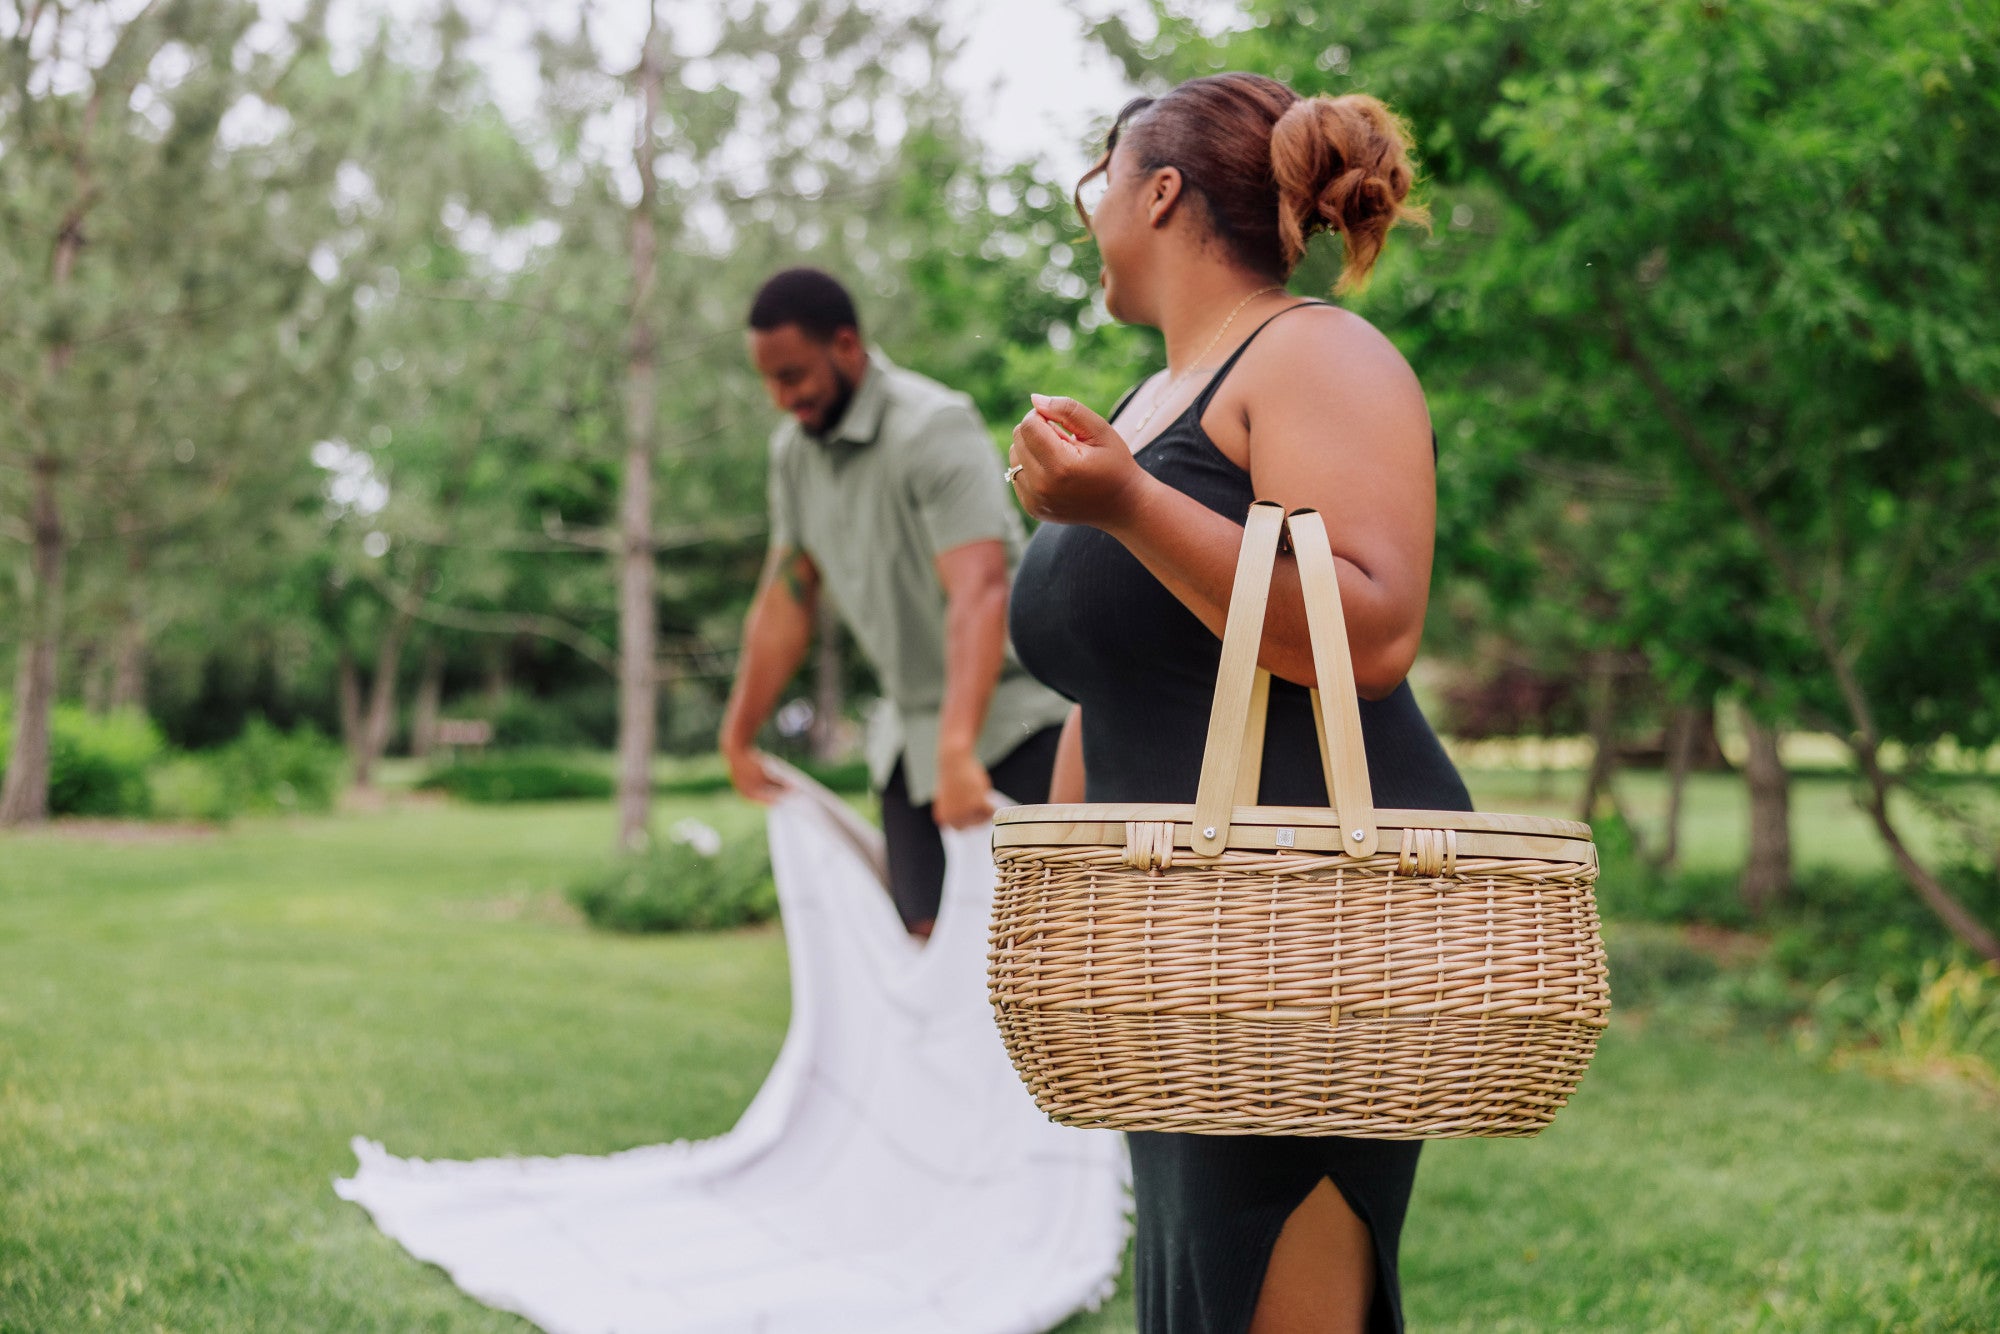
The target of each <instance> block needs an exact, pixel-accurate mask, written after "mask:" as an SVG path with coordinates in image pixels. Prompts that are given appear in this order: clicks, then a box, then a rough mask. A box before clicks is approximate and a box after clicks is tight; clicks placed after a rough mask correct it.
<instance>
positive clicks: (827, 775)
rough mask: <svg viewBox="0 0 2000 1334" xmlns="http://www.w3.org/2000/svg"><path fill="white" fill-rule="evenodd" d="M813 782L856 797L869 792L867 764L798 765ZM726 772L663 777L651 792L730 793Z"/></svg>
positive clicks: (703, 771)
mask: <svg viewBox="0 0 2000 1334" xmlns="http://www.w3.org/2000/svg"><path fill="white" fill-rule="evenodd" d="M798 767H799V768H800V769H801V770H803V771H804V772H805V773H806V774H807V775H808V776H809V777H811V778H812V780H813V781H814V782H816V783H818V784H819V785H820V786H822V787H824V788H826V789H828V790H829V791H832V792H838V793H840V794H842V795H843V796H859V795H860V794H862V793H864V792H867V791H868V790H869V786H870V785H869V781H868V762H867V761H866V760H848V761H845V762H842V763H839V764H820V763H818V762H810V761H809V762H807V763H805V764H801V765H799V766H798ZM731 790H732V789H731V786H730V782H729V771H728V770H727V769H721V768H714V769H708V768H703V769H696V770H693V771H691V772H686V773H678V774H675V775H673V776H672V777H670V778H662V779H660V780H659V781H658V782H656V783H654V784H653V791H654V792H656V793H658V794H659V795H660V796H663V797H713V796H720V795H721V794H722V793H724V792H728V791H731Z"/></svg>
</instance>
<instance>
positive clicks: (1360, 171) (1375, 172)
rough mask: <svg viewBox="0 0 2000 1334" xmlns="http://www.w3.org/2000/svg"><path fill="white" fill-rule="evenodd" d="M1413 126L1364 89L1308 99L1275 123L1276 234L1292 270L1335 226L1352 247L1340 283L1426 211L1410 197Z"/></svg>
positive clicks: (1361, 271) (1363, 271)
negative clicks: (1392, 233)
mask: <svg viewBox="0 0 2000 1334" xmlns="http://www.w3.org/2000/svg"><path fill="white" fill-rule="evenodd" d="M1410 158H1411V141H1410V132H1409V130H1408V128H1407V127H1406V126H1404V124H1403V122H1402V121H1401V120H1400V119H1399V118H1398V117H1397V116H1396V114H1395V113H1394V112H1393V111H1391V110H1389V108H1388V107H1386V106H1384V105H1383V104H1382V103H1381V102H1380V101H1378V100H1377V99H1375V98H1373V97H1370V96H1368V95H1367V94H1366V93H1348V94H1346V95H1345V96H1342V97H1302V98H1300V99H1298V100H1297V101H1296V102H1293V103H1292V104H1291V105H1290V106H1289V107H1287V108H1286V109H1285V112H1284V114H1283V115H1282V116H1280V117H1279V118H1278V123H1277V124H1276V125H1274V126H1272V128H1271V175H1272V176H1273V177H1274V178H1275V179H1276V181H1277V184H1278V240H1279V243H1280V245H1282V247H1283V249H1284V258H1285V264H1286V266H1287V267H1288V268H1289V267H1290V266H1292V265H1295V264H1297V263H1298V262H1299V257H1300V256H1302V255H1304V254H1305V250H1306V242H1307V241H1308V240H1310V239H1311V238H1312V236H1313V235H1314V234H1315V233H1317V232H1322V231H1336V232H1339V233H1340V237H1341V241H1342V243H1343V244H1344V246H1345V248H1346V259H1345V263H1344V264H1343V265H1342V267H1341V274H1340V288H1341V289H1342V290H1345V289H1347V288H1349V287H1352V286H1353V285H1354V284H1356V283H1358V282H1360V281H1362V280H1363V279H1365V278H1366V277H1367V276H1368V271H1369V270H1370V269H1372V268H1374V267H1375V261H1376V259H1377V258H1378V257H1379V256H1380V255H1381V253H1382V245H1383V243H1384V242H1385V241H1386V240H1387V239H1388V235H1389V229H1390V228H1391V227H1393V226H1394V225H1395V224H1396V223H1397V222H1399V221H1409V222H1422V221H1427V220H1428V215H1427V214H1426V213H1425V212H1424V211H1423V210H1422V209H1421V208H1417V207H1413V206H1411V205H1409V204H1408V203H1406V202H1405V201H1406V200H1408V198H1409V195H1410V186H1411V185H1412V183H1414V181H1415V179H1416V172H1415V170H1414V168H1413V167H1412V165H1411V160H1410Z"/></svg>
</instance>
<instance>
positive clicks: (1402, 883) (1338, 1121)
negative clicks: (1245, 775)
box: [990, 847, 1609, 1139]
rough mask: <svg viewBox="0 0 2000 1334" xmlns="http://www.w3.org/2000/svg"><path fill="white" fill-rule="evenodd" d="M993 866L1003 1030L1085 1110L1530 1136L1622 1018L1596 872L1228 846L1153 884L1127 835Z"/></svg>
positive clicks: (1253, 1129) (1161, 1121)
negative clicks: (1422, 871) (1609, 978)
mask: <svg viewBox="0 0 2000 1334" xmlns="http://www.w3.org/2000/svg"><path fill="white" fill-rule="evenodd" d="M996 858H997V860H998V865H999V873H1000V879H999V888H998V891H997V893H996V898H995V911H994V946H995V947H994V950H993V954H992V969H991V974H990V980H991V987H992V997H993V1002H994V1005H995V1008H996V1010H997V1012H998V1014H999V1016H1000V1028H1001V1033H1002V1036H1003V1038H1004V1039H1005V1040H1006V1043H1007V1045H1008V1048H1009V1050H1010V1051H1011V1052H1012V1053H1013V1055H1014V1059H1015V1064H1016V1066H1017V1067H1018V1068H1019V1069H1020V1071H1021V1073H1022V1077H1023V1079H1024V1081H1025V1082H1026V1083H1027V1086H1028V1090H1029V1092H1030V1093H1031V1094H1033V1095H1034V1098H1035V1101H1036V1102H1037V1103H1038V1104H1039V1105H1040V1106H1041V1108H1042V1110H1043V1111H1045V1112H1046V1113H1048V1115H1049V1116H1050V1117H1051V1118H1053V1119H1055V1120H1057V1121H1062V1122H1065V1123H1069V1124H1074V1125H1091V1126H1116V1127H1118V1128H1121V1129H1127V1130H1180V1131H1195V1132H1205V1133H1210V1134H1231V1133H1234V1134H1244V1133H1260V1134H1293V1135H1365V1136H1368V1137H1370V1138H1378V1139H1417V1138H1436V1137H1449V1136H1464V1135H1487V1136H1501V1135H1532V1134H1534V1133H1536V1132H1537V1131H1539V1130H1540V1129H1541V1128H1542V1127H1543V1126H1545V1125H1547V1124H1548V1122H1549V1119H1550V1118H1551V1117H1552V1116H1554V1115H1555V1113H1556V1110H1557V1109H1558V1108H1560V1107H1561V1106H1562V1105H1563V1103H1564V1102H1565V1101H1566V1100H1567V1098H1568V1097H1569V1094H1570V1092H1571V1091H1572V1090H1573V1089H1574V1088H1575V1087H1576V1084H1577V1081H1578V1080H1579V1079H1581V1078H1582V1075H1583V1071H1584V1067H1585V1066H1586V1065H1587V1064H1588V1063H1589V1061H1590V1058H1591V1055H1592V1053H1593V1052H1594V1051H1595V1050H1596V1046H1597V1037H1598V1034H1599V1032H1600V1031H1601V1028H1602V1025H1603V1023H1604V1022H1605V1018H1606V1015H1607V1012H1608V1010H1609V996H1608V990H1607V985H1606V977H1605V968H1604V954H1603V950H1602V948H1601V946H1600V945H1599V943H1598V923H1597V910H1596V906H1595V903H1594V901H1593V899H1592V895H1591V885H1592V883H1593V882H1594V880H1595V879H1596V874H1597V872H1596V868H1595V866H1592V865H1565V864H1562V863H1550V862H1544V861H1539V860H1535V859H1520V858H1514V859H1502V858H1477V859H1474V858H1467V859H1463V860H1461V861H1460V863H1459V865H1458V867H1457V871H1458V874H1457V876H1456V877H1455V878H1451V879H1443V878H1437V877H1423V876H1420V875H1405V874H1403V873H1402V872H1401V869H1400V867H1401V865H1402V864H1403V861H1404V859H1403V858H1400V857H1398V856H1388V855H1378V856H1375V857H1371V858H1367V859H1364V860H1361V861H1358V862H1357V861H1354V860H1351V859H1348V858H1344V857H1339V856H1328V855H1313V854H1302V855H1281V854H1274V853H1268V852H1233V851H1232V852H1225V853H1224V854H1222V856H1221V857H1219V858H1216V859H1214V860H1212V861H1204V862H1202V863H1199V864H1194V865H1182V866H1176V867H1173V868H1171V869H1158V868H1156V869H1154V870H1152V871H1149V872H1147V873H1146V874H1145V875H1144V876H1143V877H1140V876H1136V875H1134V874H1133V873H1132V872H1131V871H1130V870H1129V869H1127V867H1126V862H1125V855H1124V853H1123V851H1122V850H1120V849H1116V848H1106V847H1100V848H1081V847H1078V848H1059V849H1058V848H1038V847H1028V848H1000V849H998V850H997V851H996ZM1085 1052H1087V1053H1088V1057H1087V1058H1085V1057H1083V1056H1082V1053H1085ZM1086 1059H1087V1062H1088V1064H1087V1066H1085V1065H1084V1061H1085V1060H1086Z"/></svg>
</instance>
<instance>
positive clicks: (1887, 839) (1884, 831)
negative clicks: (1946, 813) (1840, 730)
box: [1854, 742, 2000, 964]
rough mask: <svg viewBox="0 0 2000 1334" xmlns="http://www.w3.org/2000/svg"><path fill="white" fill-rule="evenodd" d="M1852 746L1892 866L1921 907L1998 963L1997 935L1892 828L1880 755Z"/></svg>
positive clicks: (1871, 816) (1865, 803) (1865, 747)
mask: <svg viewBox="0 0 2000 1334" xmlns="http://www.w3.org/2000/svg"><path fill="white" fill-rule="evenodd" d="M1854 749H1855V758H1856V759H1857V760H1858V761H1859V762H1860V768H1861V776H1862V778H1863V780H1864V781H1866V783H1867V784H1868V795H1867V797H1866V799H1865V800H1864V801H1863V802H1862V805H1863V807H1864V809H1866V810H1867V812H1868V818H1869V819H1870V820H1872V821H1874V824H1875V832H1876V833H1878V834H1880V835H1881V836H1882V842H1883V843H1884V844H1886V845H1887V846H1888V848H1889V855H1890V857H1891V858H1893V859H1894V861H1895V863H1896V869H1897V870H1898V871H1900V872H1901V873H1902V876H1903V878H1904V879H1905V880H1907V881H1909V883H1910V887H1911V888H1912V889H1914V890H1916V891H1917V897H1918V898H1920V899H1922V900H1923V901H1924V906H1925V907H1927V908H1929V909H1930V910H1931V911H1932V912H1934V913H1936V914H1937V916H1938V920H1939V921H1941V922H1943V923H1944V924H1945V925H1946V926H1947V927H1949V928H1950V929H1951V930H1952V932H1953V933H1955V934H1956V935H1957V936H1958V938H1959V939H1960V940H1963V941H1964V942H1965V943H1966V944H1967V945H1970V946H1971V947H1972V948H1973V950H1975V951H1976V952H1977V953H1978V954H1979V955H1980V957H1982V958H1984V959H1985V960H1987V962H1989V963H1994V964H2000V937H1996V936H1995V935H1994V933H1993V931H1992V930H1991V929H1990V928H1989V927H1987V925H1986V924H1985V923H1983V922H1981V921H1980V920H1979V919H1978V918H1977V917H1974V916H1973V915H1972V913H1971V911H1970V910H1969V909H1967V908H1966V906H1965V905H1964V904H1962V903H1960V902H1959V901H1958V900H1957V899H1956V898H1955V897H1953V896H1952V893H1951V891H1950V890H1948V889H1946V888H1945V886H1944V882H1943V881H1942V880H1939V879H1938V878H1937V876H1936V875H1935V874H1933V873H1932V872H1931V869H1930V868H1929V867H1927V866H1925V865H1924V864H1923V863H1922V862H1920V861H1918V860H1917V857H1916V854H1915V853H1913V852H1911V851H1910V845H1909V844H1908V843H1906V842H1905V841H1904V840H1903V835H1902V831H1901V830H1899V829H1897V828H1896V822H1895V821H1894V820H1893V819H1892V818H1891V817H1890V814H1889V777H1888V775H1887V774H1885V773H1883V772H1882V762H1881V757H1880V755H1879V754H1878V753H1877V752H1876V751H1875V750H1874V748H1873V747H1871V746H1869V745H1867V743H1865V742H1864V743H1862V744H1861V745H1859V746H1856V747H1855V748H1854Z"/></svg>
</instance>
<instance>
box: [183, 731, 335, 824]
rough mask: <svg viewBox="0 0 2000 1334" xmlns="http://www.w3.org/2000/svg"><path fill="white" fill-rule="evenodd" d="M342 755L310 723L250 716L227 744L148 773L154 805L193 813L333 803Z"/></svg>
mask: <svg viewBox="0 0 2000 1334" xmlns="http://www.w3.org/2000/svg"><path fill="white" fill-rule="evenodd" d="M346 765H347V756H346V755H345V754H344V753H343V752H342V751H341V748H340V747H339V746H338V745H336V744H335V743H334V742H332V741H329V740H327V739H326V738H325V737H323V736H321V735H320V734H319V733H318V732H317V731H316V730H314V729H313V728H312V727H310V726H305V727H300V728H299V729H297V730H296V731H293V732H281V731H279V730H278V729H277V728H276V727H273V726H272V725H271V724H270V723H268V722H266V721H264V720H263V719H262V718H252V719H251V720H250V722H249V724H248V725H247V726H246V727H244V729H243V732H242V734H241V735H240V736H238V737H237V738H236V739H235V740H234V741H231V742H230V743H228V744H227V745H224V746H218V747H216V748H215V749H214V750H209V751H201V752H197V753H196V754H193V755H185V756H180V757H178V758H176V759H173V760H169V761H168V762H167V763H165V764H163V765H161V766H160V767H159V769H158V771H157V772H155V774H154V775H153V799H154V805H155V809H156V810H157V811H158V813H160V814H162V815H171V816H176V817H179V818H183V819H193V820H227V819H230V818H231V817H233V816H237V815H253V814H256V815H271V814H286V813H292V812H300V811H326V810H331V809H333V801H334V798H335V797H336V796H337V795H338V794H339V792H340V781H341V775H342V772H343V770H344V769H345V768H346Z"/></svg>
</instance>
